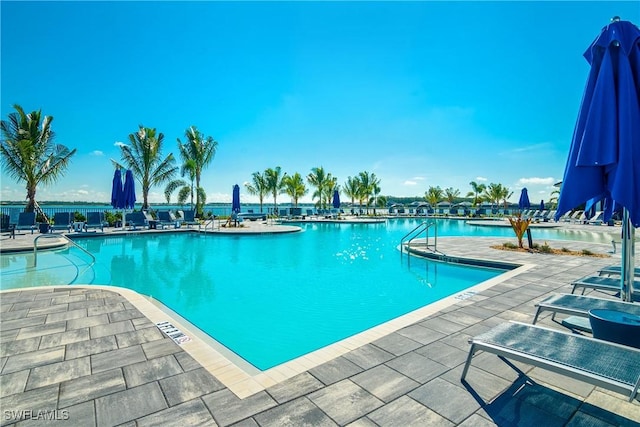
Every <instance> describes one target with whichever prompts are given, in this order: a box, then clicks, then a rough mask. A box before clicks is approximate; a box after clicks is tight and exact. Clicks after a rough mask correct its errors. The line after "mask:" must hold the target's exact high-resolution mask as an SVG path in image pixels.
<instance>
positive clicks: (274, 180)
mask: <svg viewBox="0 0 640 427" xmlns="http://www.w3.org/2000/svg"><path fill="white" fill-rule="evenodd" d="M284 176H287V174H286V173H285V174H284ZM264 178H265V183H266V184H267V190H268V191H270V192H271V195H272V196H273V213H274V215H275V214H276V212H277V211H278V194H281V193H282V190H283V188H284V184H283V182H282V180H283V178H284V177H283V176H282V170H281V168H280V166H276V167H275V169H272V168H269V169H267V170H265V171H264Z"/></svg>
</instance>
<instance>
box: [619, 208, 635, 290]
mask: <svg viewBox="0 0 640 427" xmlns="http://www.w3.org/2000/svg"><path fill="white" fill-rule="evenodd" d="M634 258H635V228H634V227H633V225H632V224H631V219H630V218H629V211H628V210H627V208H624V210H623V214H622V265H621V275H620V296H621V297H622V299H623V300H624V301H629V302H631V301H633V292H634V289H633V278H634Z"/></svg>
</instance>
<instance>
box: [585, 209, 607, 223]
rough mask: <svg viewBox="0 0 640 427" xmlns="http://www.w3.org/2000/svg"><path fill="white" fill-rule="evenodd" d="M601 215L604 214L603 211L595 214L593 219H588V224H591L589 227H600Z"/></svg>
mask: <svg viewBox="0 0 640 427" xmlns="http://www.w3.org/2000/svg"><path fill="white" fill-rule="evenodd" d="M603 213H604V212H603V211H598V212H596V214H595V215H594V216H593V217H591V218H589V220H588V223H589V224H591V225H602V223H603V220H602V214H603Z"/></svg>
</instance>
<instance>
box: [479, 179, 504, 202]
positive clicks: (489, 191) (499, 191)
mask: <svg viewBox="0 0 640 427" xmlns="http://www.w3.org/2000/svg"><path fill="white" fill-rule="evenodd" d="M503 194H504V187H503V186H502V184H495V183H491V184H489V186H488V187H487V188H486V189H485V192H484V194H483V196H482V197H483V198H484V199H486V200H488V201H490V202H491V203H492V204H495V206H496V207H497V206H498V205H499V204H500V200H502V198H503Z"/></svg>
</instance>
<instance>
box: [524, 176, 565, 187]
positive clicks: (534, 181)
mask: <svg viewBox="0 0 640 427" xmlns="http://www.w3.org/2000/svg"><path fill="white" fill-rule="evenodd" d="M555 182H556V180H555V179H554V178H552V177H548V178H538V177H532V178H520V179H519V180H518V184H521V185H553V184H554V183H555Z"/></svg>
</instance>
